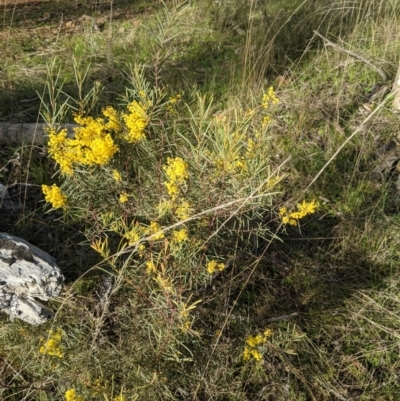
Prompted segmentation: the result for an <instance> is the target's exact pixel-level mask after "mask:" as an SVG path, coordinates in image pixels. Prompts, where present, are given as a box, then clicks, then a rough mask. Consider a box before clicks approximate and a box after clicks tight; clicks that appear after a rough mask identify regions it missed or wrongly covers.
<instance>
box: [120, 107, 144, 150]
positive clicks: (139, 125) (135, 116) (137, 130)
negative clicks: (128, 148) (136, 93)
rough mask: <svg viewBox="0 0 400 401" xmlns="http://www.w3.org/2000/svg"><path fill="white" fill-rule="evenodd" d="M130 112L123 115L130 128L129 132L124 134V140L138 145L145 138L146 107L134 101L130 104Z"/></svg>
mask: <svg viewBox="0 0 400 401" xmlns="http://www.w3.org/2000/svg"><path fill="white" fill-rule="evenodd" d="M128 110H129V113H128V114H125V113H123V114H122V118H123V120H124V121H125V124H126V126H127V128H128V131H127V132H124V134H123V138H124V139H125V140H126V141H127V142H129V143H136V142H139V141H140V140H142V139H143V138H144V137H145V135H144V130H145V128H146V126H147V115H146V107H145V106H143V105H141V104H140V103H138V102H137V101H136V100H134V101H133V102H131V103H130V104H128Z"/></svg>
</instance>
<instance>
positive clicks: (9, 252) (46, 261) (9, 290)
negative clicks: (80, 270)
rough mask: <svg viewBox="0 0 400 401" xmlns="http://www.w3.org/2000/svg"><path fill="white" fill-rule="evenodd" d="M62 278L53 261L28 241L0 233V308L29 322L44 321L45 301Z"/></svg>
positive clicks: (47, 315) (47, 316) (58, 289)
mask: <svg viewBox="0 0 400 401" xmlns="http://www.w3.org/2000/svg"><path fill="white" fill-rule="evenodd" d="M63 282H64V277H63V275H62V274H61V271H60V269H59V268H58V266H57V264H56V262H55V260H54V259H53V258H52V257H51V256H50V255H49V254H48V253H46V252H44V251H43V250H41V249H39V248H37V247H36V246H34V245H32V244H30V243H29V242H27V241H25V240H23V239H21V238H19V237H15V236H13V235H9V234H7V233H0V311H2V312H5V313H7V314H8V315H10V316H11V317H13V318H18V319H21V320H23V321H25V322H27V323H30V324H32V325H39V324H42V323H45V322H47V321H48V320H49V319H50V318H51V317H52V316H53V312H51V311H50V310H49V309H47V308H46V307H45V306H43V305H42V304H41V303H40V302H38V301H37V299H36V298H38V299H40V300H43V301H48V300H50V299H52V298H55V297H56V296H58V295H59V294H60V292H61V290H62V285H63Z"/></svg>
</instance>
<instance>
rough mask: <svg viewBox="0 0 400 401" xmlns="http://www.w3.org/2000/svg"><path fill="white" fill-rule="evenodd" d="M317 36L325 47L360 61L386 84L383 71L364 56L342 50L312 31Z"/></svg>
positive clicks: (385, 76)
mask: <svg viewBox="0 0 400 401" xmlns="http://www.w3.org/2000/svg"><path fill="white" fill-rule="evenodd" d="M313 32H314V33H315V34H316V35H317V36H319V37H320V38H321V39H322V40H323V41H324V42H325V44H326V45H327V46H332V47H333V48H334V49H336V50H339V51H340V52H342V53H344V54H347V55H349V56H351V57H354V58H355V59H357V60H360V61H362V62H363V63H365V64H367V65H368V66H370V67H371V68H372V69H373V70H374V71H376V72H377V73H378V74H379V75H380V76H381V78H382V81H383V82H386V81H387V80H388V76H387V75H386V73H385V71H383V70H382V68H380V67H378V66H377V65H375V64H374V63H373V62H372V61H370V60H368V59H367V58H366V57H365V56H363V55H362V54H359V53H356V52H353V51H352V50H347V49H345V48H343V47H342V46H340V45H338V44H337V43H333V42H331V41H330V40H329V39H327V38H326V37H325V36H322V35H321V34H320V33H319V32H317V31H313Z"/></svg>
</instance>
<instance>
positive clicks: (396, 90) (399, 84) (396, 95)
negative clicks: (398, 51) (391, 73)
mask: <svg viewBox="0 0 400 401" xmlns="http://www.w3.org/2000/svg"><path fill="white" fill-rule="evenodd" d="M392 94H393V103H392V105H393V108H394V109H396V110H397V111H400V63H399V67H398V69H397V74H396V78H395V80H394V83H393V87H392Z"/></svg>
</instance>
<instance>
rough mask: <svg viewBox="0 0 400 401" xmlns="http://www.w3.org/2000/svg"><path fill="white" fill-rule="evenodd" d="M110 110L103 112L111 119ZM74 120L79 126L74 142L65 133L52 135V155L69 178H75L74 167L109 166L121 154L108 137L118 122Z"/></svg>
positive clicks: (100, 119)
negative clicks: (80, 165)
mask: <svg viewBox="0 0 400 401" xmlns="http://www.w3.org/2000/svg"><path fill="white" fill-rule="evenodd" d="M111 109H112V108H111V107H109V108H107V109H105V110H103V114H104V113H105V114H106V115H107V116H109V115H111V114H112V113H111ZM112 110H113V109H112ZM115 113H116V112H115ZM74 119H75V122H76V123H78V124H79V125H80V127H77V128H75V129H74V131H75V135H74V138H68V136H67V130H66V129H62V130H61V131H60V132H58V133H57V132H56V131H55V130H50V132H49V142H48V148H49V154H50V155H51V156H52V157H53V159H54V160H55V161H56V162H57V163H58V165H59V166H60V170H61V172H62V173H63V174H66V175H72V174H73V165H74V164H75V163H80V164H84V165H86V166H93V165H104V164H107V163H108V162H109V161H110V160H111V159H112V157H113V156H114V154H115V153H116V152H117V151H118V147H117V145H115V143H114V141H113V139H112V137H111V134H110V133H109V132H110V130H111V127H114V128H115V124H116V123H115V122H112V121H111V122H110V121H108V122H107V121H106V120H105V119H103V118H97V119H94V118H93V117H83V116H79V115H78V116H75V118H74Z"/></svg>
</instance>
